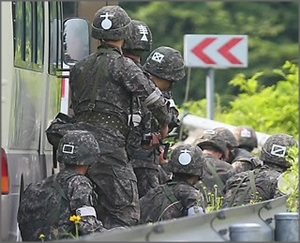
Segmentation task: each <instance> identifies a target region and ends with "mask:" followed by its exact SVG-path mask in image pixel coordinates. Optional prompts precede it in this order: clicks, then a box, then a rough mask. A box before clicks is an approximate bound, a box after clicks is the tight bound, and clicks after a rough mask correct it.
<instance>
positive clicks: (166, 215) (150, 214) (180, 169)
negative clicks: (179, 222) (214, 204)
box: [140, 144, 206, 224]
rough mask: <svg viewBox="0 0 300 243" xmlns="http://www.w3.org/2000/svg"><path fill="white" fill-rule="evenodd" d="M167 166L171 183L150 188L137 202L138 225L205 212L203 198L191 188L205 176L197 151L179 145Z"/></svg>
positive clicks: (198, 150)
mask: <svg viewBox="0 0 300 243" xmlns="http://www.w3.org/2000/svg"><path fill="white" fill-rule="evenodd" d="M168 165H169V167H170V171H172V172H173V179H172V181H169V182H167V183H166V184H163V185H159V186H158V187H156V188H153V189H151V190H150V191H148V192H147V194H146V195H145V196H143V197H142V198H141V199H140V205H141V223H142V224H145V223H149V222H157V221H161V220H168V219H174V218H180V217H184V216H190V215H194V214H196V213H200V214H201V213H202V214H203V213H204V212H205V208H204V199H203V195H202V194H201V193H200V191H199V190H198V189H196V188H195V187H194V185H195V183H196V182H197V181H198V180H200V179H201V178H202V177H203V175H204V174H205V173H206V163H205V158H204V156H203V153H202V151H201V149H200V148H199V147H197V146H194V145H190V144H183V145H179V146H177V147H176V148H175V149H174V150H173V152H172V154H171V158H170V161H169V163H168Z"/></svg>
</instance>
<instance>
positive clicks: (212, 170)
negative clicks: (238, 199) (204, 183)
mask: <svg viewBox="0 0 300 243" xmlns="http://www.w3.org/2000/svg"><path fill="white" fill-rule="evenodd" d="M206 165H207V168H208V169H209V171H210V172H211V173H212V175H213V177H214V179H215V181H216V183H217V185H218V191H219V192H220V194H221V195H222V196H224V193H223V192H222V189H223V188H224V183H223V181H222V180H221V178H220V176H219V174H218V173H217V171H216V170H215V168H214V166H213V165H212V164H211V163H209V162H206Z"/></svg>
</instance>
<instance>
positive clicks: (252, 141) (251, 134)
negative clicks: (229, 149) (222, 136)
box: [232, 126, 257, 151]
mask: <svg viewBox="0 0 300 243" xmlns="http://www.w3.org/2000/svg"><path fill="white" fill-rule="evenodd" d="M232 132H233V134H234V136H235V138H236V140H237V141H238V147H240V148H244V147H245V148H248V149H249V150H250V151H252V150H253V149H254V148H257V136H256V132H255V130H254V129H253V128H252V127H250V126H237V127H235V128H234V129H233V130H232Z"/></svg>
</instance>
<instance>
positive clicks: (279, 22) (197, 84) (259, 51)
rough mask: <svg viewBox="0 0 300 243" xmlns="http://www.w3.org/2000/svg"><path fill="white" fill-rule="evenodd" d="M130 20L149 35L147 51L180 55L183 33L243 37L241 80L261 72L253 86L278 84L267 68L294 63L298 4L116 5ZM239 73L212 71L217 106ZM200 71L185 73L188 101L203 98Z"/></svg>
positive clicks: (178, 89)
mask: <svg viewBox="0 0 300 243" xmlns="http://www.w3.org/2000/svg"><path fill="white" fill-rule="evenodd" d="M119 4H120V6H122V7H123V8H124V9H125V10H126V11H127V12H128V13H129V15H130V16H131V17H132V18H135V19H138V20H142V21H144V22H145V23H147V24H148V25H149V27H150V29H151V31H152V34H153V48H156V47H158V46H161V45H166V46H171V47H173V48H176V49H178V50H180V51H181V52H183V36H184V35H185V34H236V35H248V42H249V60H248V63H249V67H248V68H246V69H243V70H242V72H243V73H244V74H245V77H250V75H251V74H253V73H255V72H260V71H262V70H264V76H263V77H261V78H260V80H259V85H260V86H267V85H272V84H275V83H276V82H278V81H279V79H278V76H276V75H275V74H274V73H273V72H272V67H276V66H280V65H281V64H282V63H283V62H284V61H285V60H294V59H297V58H298V2H253V1H250V2H156V1H154V2H120V3H119ZM240 72H241V69H226V70H216V71H215V91H216V93H217V94H218V95H219V102H220V103H221V104H222V105H225V106H226V105H228V104H229V101H231V100H233V99H234V97H235V95H237V94H238V92H239V89H238V87H235V86H232V85H228V82H229V81H230V80H231V79H232V78H233V77H234V76H236V75H237V74H238V73H240ZM205 76H206V70H204V69H200V68H197V69H196V68H193V69H192V71H191V87H190V93H189V97H190V100H199V99H202V98H204V97H205ZM184 84H186V80H185V82H184V83H182V84H176V85H175V86H174V91H173V95H174V99H175V101H176V103H177V104H179V105H180V104H182V102H183V99H184Z"/></svg>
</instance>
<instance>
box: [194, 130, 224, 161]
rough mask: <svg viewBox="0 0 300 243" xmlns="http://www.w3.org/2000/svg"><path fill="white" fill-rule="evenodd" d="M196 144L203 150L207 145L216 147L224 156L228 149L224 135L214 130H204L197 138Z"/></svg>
mask: <svg viewBox="0 0 300 243" xmlns="http://www.w3.org/2000/svg"><path fill="white" fill-rule="evenodd" d="M194 144H195V145H197V146H198V147H200V148H201V149H202V150H204V149H206V148H207V147H214V148H215V149H217V150H218V151H220V152H221V153H222V154H223V156H225V154H226V151H227V149H228V148H227V146H226V143H225V141H224V139H223V137H222V136H221V135H220V134H218V133H217V132H216V131H214V130H204V131H203V133H202V135H201V136H200V137H199V138H197V139H196V140H195V142H194Z"/></svg>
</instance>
